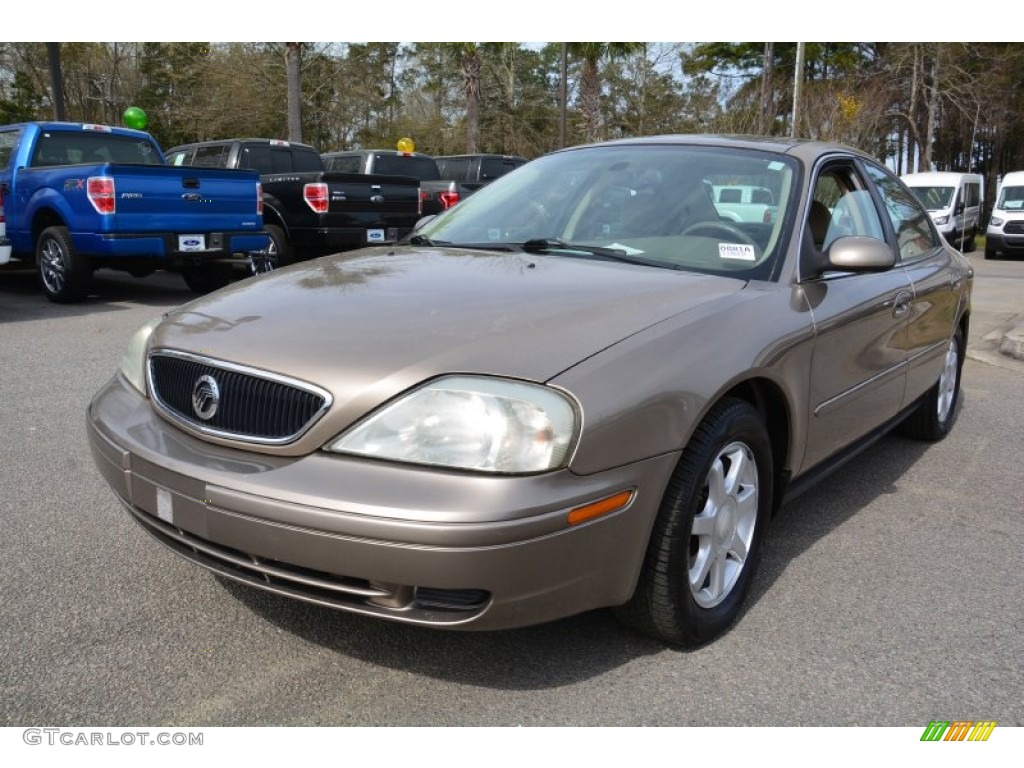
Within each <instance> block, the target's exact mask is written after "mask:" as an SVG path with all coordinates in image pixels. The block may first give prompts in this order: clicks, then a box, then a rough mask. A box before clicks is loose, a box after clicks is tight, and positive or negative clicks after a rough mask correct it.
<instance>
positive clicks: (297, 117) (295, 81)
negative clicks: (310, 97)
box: [284, 43, 302, 142]
mask: <svg viewBox="0 0 1024 768" xmlns="http://www.w3.org/2000/svg"><path fill="white" fill-rule="evenodd" d="M284 66H285V72H286V75H287V79H288V141H296V142H299V141H302V43H285V52H284Z"/></svg>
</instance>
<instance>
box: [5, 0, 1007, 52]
mask: <svg viewBox="0 0 1024 768" xmlns="http://www.w3.org/2000/svg"><path fill="white" fill-rule="evenodd" d="M5 5H6V6H9V7H6V8H5V9H4V23H3V26H2V27H0V36H2V37H4V38H6V39H7V40H8V41H18V40H40V38H43V37H44V36H45V38H46V39H49V40H53V39H54V38H57V40H58V41H60V42H70V41H87V40H97V41H102V40H143V41H146V40H157V41H171V40H175V41H177V40H181V41H185V40H201V41H208V40H221V41H251V40H262V39H264V38H265V37H267V36H270V35H273V36H274V37H275V38H279V39H280V38H287V37H291V38H292V39H293V40H322V39H324V38H325V37H326V38H333V39H336V40H342V41H358V42H366V41H383V40H401V41H425V42H431V41H451V40H473V39H478V38H486V39H487V40H494V39H495V38H496V37H498V36H500V37H498V39H500V40H507V41H515V42H522V41H527V40H537V39H538V38H542V39H545V40H560V39H569V40H577V41H586V40H635V41H642V42H658V41H670V40H671V41H684V42H685V41H689V42H694V41H700V42H704V41H710V40H731V41H741V40H763V39H764V38H765V37H767V36H768V34H766V33H769V32H770V33H771V36H772V37H773V38H774V39H775V40H780V41H783V42H785V41H795V40H797V39H802V40H819V41H820V40H829V41H831V42H844V41H855V40H876V41H877V40H942V39H947V38H948V37H949V34H950V30H949V28H948V27H947V28H946V29H945V30H944V31H943V30H942V29H941V26H940V21H943V22H944V21H945V17H946V15H945V14H939V13H928V12H927V11H928V9H927V8H925V7H924V6H920V5H916V4H899V3H893V2H891V0H859V1H858V2H857V3H856V8H857V13H856V14H843V15H842V22H841V23H836V22H835V21H834V20H835V19H838V18H840V15H839V14H835V13H828V14H822V13H821V9H822V7H823V6H821V4H820V3H808V2H803V1H802V0H789V2H787V3H785V4H781V3H766V2H764V0H760V1H758V0H730V2H728V4H721V5H717V4H707V5H705V4H701V3H699V2H688V3H681V2H672V0H629V1H628V2H627V3H618V2H615V1H614V0H606V1H605V2H603V3H597V2H593V0H591V1H590V2H587V0H576V1H575V2H561V3H558V2H552V0H514V2H507V3H505V2H501V0H489V1H488V0H443V2H437V3H428V2H424V1H423V0H417V1H416V2H413V0H386V2H382V3H354V2H352V1H351V0H349V1H348V2H346V1H345V0H341V1H340V2H339V0H331V1H330V2H327V1H326V0H307V1H306V2H304V3H301V4H299V5H292V6H287V5H284V6H280V7H278V6H276V4H271V5H270V6H269V7H268V9H267V10H260V11H258V12H253V13H239V10H238V6H235V5H234V4H228V3H218V2H213V3H211V2H210V0H179V1H178V2H175V3H174V4H173V8H174V12H173V13H170V14H168V13H166V12H161V14H160V17H159V23H156V24H154V16H153V13H152V11H153V8H152V6H147V5H145V4H140V3H139V2H137V1H134V2H129V1H128V0H106V2H104V3H103V4H102V8H103V12H102V13H83V8H86V7H90V6H87V5H83V4H82V2H81V0H48V2H47V4H46V8H47V11H46V14H45V16H44V15H43V14H40V13H39V12H38V6H37V5H33V4H32V3H16V2H12V3H5ZM351 6H356V7H351ZM252 7H253V8H254V9H255V7H256V6H252ZM273 8H277V11H276V12H271V10H270V9H273ZM709 9H714V10H713V11H712V10H709ZM719 9H721V10H719ZM932 10H934V9H932ZM293 11H294V12H293ZM199 19H201V20H202V22H201V23H197V21H196V20H199ZM115 20H116V21H115ZM44 21H45V23H44ZM994 27H995V25H990V29H989V34H994V33H997V32H999V30H998V29H994ZM984 33H985V25H980V26H979V25H973V26H972V27H971V30H970V36H971V38H972V39H979V34H980V35H982V37H981V39H982V40H983V39H984V37H983V35H984ZM1004 34H1005V33H1004Z"/></svg>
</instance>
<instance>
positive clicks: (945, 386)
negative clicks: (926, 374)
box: [899, 328, 964, 442]
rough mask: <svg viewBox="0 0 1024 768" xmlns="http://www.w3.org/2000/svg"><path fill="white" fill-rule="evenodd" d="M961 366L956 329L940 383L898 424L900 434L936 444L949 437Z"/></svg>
mask: <svg viewBox="0 0 1024 768" xmlns="http://www.w3.org/2000/svg"><path fill="white" fill-rule="evenodd" d="M963 366H964V335H963V333H962V332H961V331H960V329H959V328H958V329H957V330H956V332H955V333H954V334H953V337H952V338H951V339H950V340H949V347H948V349H947V351H946V357H945V358H944V362H943V367H942V373H941V374H940V375H939V380H938V381H936V382H935V384H934V385H933V386H932V388H931V389H929V390H928V392H926V393H925V395H924V397H922V398H921V400H920V401H919V402H918V404H917V406H916V407H915V408H914V410H913V411H912V412H911V413H910V415H909V416H908V417H907V418H906V420H904V422H903V423H902V424H900V426H899V433H900V434H901V435H903V436H904V437H910V438H913V439H914V440H928V441H929V442H936V441H938V440H941V439H942V438H944V437H945V436H946V435H948V434H949V432H950V430H951V429H952V428H953V423H954V422H955V421H956V414H957V405H959V403H960V372H961V369H962V368H963Z"/></svg>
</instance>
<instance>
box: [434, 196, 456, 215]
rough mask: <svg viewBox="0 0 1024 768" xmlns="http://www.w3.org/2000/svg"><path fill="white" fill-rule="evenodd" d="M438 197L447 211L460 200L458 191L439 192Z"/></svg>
mask: <svg viewBox="0 0 1024 768" xmlns="http://www.w3.org/2000/svg"><path fill="white" fill-rule="evenodd" d="M437 197H438V199H439V200H440V201H441V205H442V206H443V208H444V210H446V211H447V210H448V209H449V208H451V207H452V206H453V205H455V204H456V203H457V202H459V193H458V192H441V193H439V194H438V196H437Z"/></svg>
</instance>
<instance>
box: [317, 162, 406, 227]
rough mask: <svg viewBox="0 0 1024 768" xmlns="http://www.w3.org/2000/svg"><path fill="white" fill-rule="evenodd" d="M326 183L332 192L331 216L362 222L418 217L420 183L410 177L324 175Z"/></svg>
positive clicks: (357, 174)
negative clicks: (376, 217)
mask: <svg viewBox="0 0 1024 768" xmlns="http://www.w3.org/2000/svg"><path fill="white" fill-rule="evenodd" d="M323 181H325V182H326V183H327V185H328V188H329V189H330V212H331V213H336V212H337V213H346V214H353V215H355V216H358V218H359V219H365V218H373V217H375V216H380V217H385V218H393V217H394V215H398V216H400V217H401V216H415V215H417V213H418V211H419V201H420V182H419V179H414V178H412V177H409V176H378V175H376V174H374V175H366V174H359V173H324V174H323ZM387 215H390V216H387Z"/></svg>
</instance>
